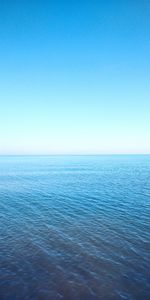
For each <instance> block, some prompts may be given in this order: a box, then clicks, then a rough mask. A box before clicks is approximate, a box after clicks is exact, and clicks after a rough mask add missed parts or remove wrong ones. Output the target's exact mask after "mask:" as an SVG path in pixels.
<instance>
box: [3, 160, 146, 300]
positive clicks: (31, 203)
mask: <svg viewBox="0 0 150 300" xmlns="http://www.w3.org/2000/svg"><path fill="white" fill-rule="evenodd" d="M0 218H1V240H0V261H1V271H0V277H1V280H0V299H2V300H5V299H6V300H7V299H10V300H15V299H17V300H22V299H23V300H25V299H35V300H37V299H40V300H41V299H43V300H47V299H50V300H59V299H65V300H74V299H76V300H79V299H81V300H96V299H97V300H101V299H104V300H107V299H108V300H118V299H129V300H132V299H135V300H149V299H150V267H149V263H150V156H138V155H135V156H133V155H132V156H117V155H114V156H45V157H44V156H43V157H42V156H35V157H34V156H31V157H29V156H28V157H26V156H20V157H19V156H18V157H17V156H16V157H11V156H7V157H0Z"/></svg>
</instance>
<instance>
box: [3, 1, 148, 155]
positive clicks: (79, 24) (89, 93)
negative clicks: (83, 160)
mask: <svg viewBox="0 0 150 300" xmlns="http://www.w3.org/2000/svg"><path fill="white" fill-rule="evenodd" d="M34 153H35V154H51V153H53V154H55V153H56V154H58V153H66V154H67V153H73V154H74V153H77V154H79V153H82V154H83V153H85V154H88V153H90V154H92V153H93V154H98V153H150V1H146V0H126V1H119V0H118V1H115V0H114V1H113V0H112V1H109V0H108V1H101V0H97V1H95V0H91V1H88V0H84V1H83V0H80V1H78V0H77V1H75V0H74V1H71V0H70V1H63V0H61V1H57V0H56V1H44V0H43V1H41V0H40V1H38V0H36V1H35V0H34V1H33V0H30V1H29V0H26V1H24V0H22V1H19V0H14V1H12V0H0V154H34Z"/></svg>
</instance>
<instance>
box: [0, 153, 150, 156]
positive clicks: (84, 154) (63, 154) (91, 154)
mask: <svg viewBox="0 0 150 300" xmlns="http://www.w3.org/2000/svg"><path fill="white" fill-rule="evenodd" d="M113 155H114V156H115V155H150V153H56V154H55V153H51V154H30V153H27V154H21V153H20V154H0V156H113Z"/></svg>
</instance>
